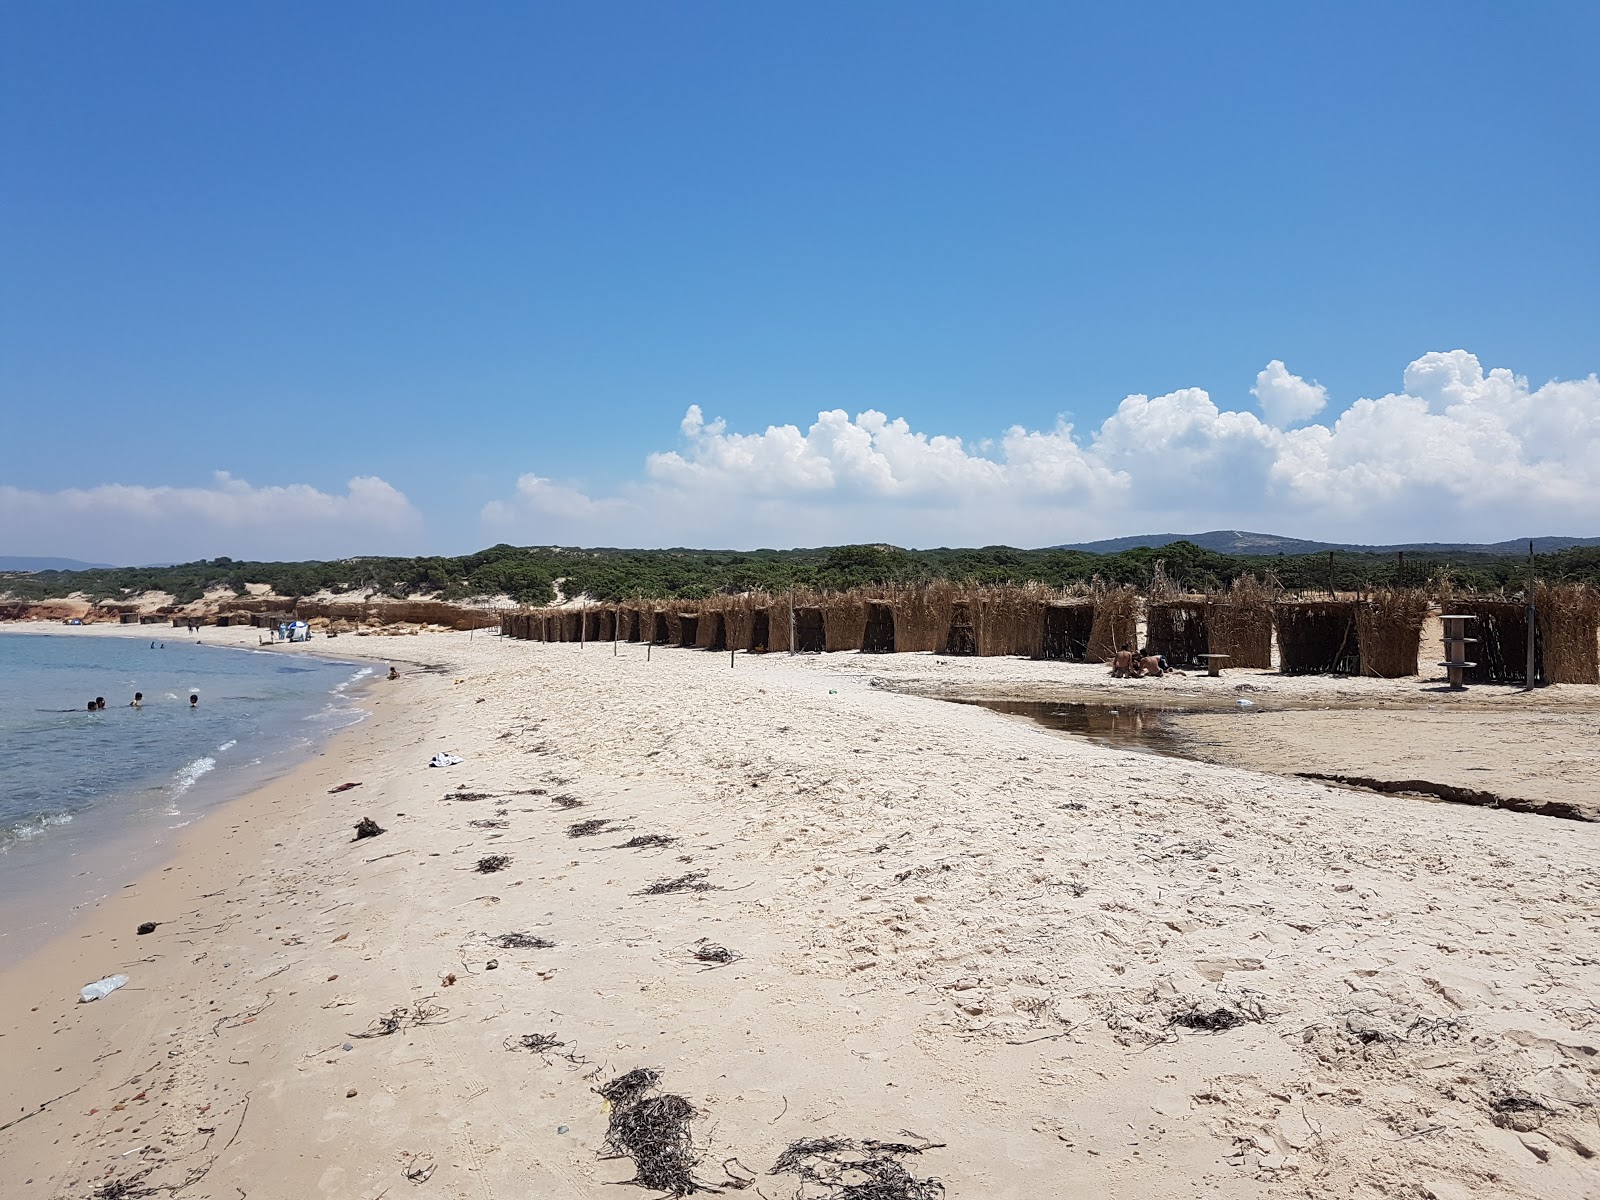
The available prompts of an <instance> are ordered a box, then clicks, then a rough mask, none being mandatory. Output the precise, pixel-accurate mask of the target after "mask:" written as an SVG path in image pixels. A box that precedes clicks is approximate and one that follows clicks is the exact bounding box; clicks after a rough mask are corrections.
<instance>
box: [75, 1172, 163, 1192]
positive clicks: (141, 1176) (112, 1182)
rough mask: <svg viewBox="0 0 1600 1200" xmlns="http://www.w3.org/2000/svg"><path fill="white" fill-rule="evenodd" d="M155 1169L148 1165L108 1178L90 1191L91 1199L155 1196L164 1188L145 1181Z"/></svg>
mask: <svg viewBox="0 0 1600 1200" xmlns="http://www.w3.org/2000/svg"><path fill="white" fill-rule="evenodd" d="M153 1170H155V1168H154V1167H146V1168H145V1169H144V1170H142V1171H139V1172H136V1173H135V1174H132V1175H122V1176H119V1177H118V1178H116V1179H108V1180H107V1181H106V1182H105V1183H102V1184H101V1185H100V1186H99V1187H97V1188H95V1190H94V1191H92V1192H90V1193H89V1200H138V1198H139V1197H141V1196H154V1195H155V1194H156V1193H157V1192H159V1191H161V1190H163V1189H161V1188H155V1187H151V1186H150V1185H149V1184H147V1183H145V1181H144V1180H145V1177H146V1176H147V1175H149V1174H150V1172H151V1171H153Z"/></svg>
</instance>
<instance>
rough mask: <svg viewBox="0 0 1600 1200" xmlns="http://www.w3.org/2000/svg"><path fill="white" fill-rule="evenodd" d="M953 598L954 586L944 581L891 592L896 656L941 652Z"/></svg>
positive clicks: (946, 637)
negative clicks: (922, 652)
mask: <svg viewBox="0 0 1600 1200" xmlns="http://www.w3.org/2000/svg"><path fill="white" fill-rule="evenodd" d="M956 595H957V591H956V587H955V585H954V584H951V583H948V582H946V581H944V580H939V581H937V582H935V583H930V584H926V585H924V586H921V587H908V588H901V589H898V590H896V591H895V592H893V593H892V594H891V595H890V601H891V603H892V604H893V608H894V648H895V650H896V652H898V653H900V654H909V653H915V652H918V651H934V652H942V651H943V650H944V646H945V642H946V641H947V639H948V638H949V634H950V608H951V605H952V604H953V603H954V602H955V598H956Z"/></svg>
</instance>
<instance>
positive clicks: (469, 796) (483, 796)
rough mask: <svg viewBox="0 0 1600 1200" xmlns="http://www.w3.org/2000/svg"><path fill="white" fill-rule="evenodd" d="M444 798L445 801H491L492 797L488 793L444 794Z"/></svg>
mask: <svg viewBox="0 0 1600 1200" xmlns="http://www.w3.org/2000/svg"><path fill="white" fill-rule="evenodd" d="M444 798H445V799H446V800H493V799H494V796H493V795H491V794H490V793H489V792H446V793H445V794H444Z"/></svg>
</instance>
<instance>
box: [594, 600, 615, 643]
mask: <svg viewBox="0 0 1600 1200" xmlns="http://www.w3.org/2000/svg"><path fill="white" fill-rule="evenodd" d="M616 636H617V610H616V609H614V608H602V609H601V610H600V631H599V636H598V637H596V638H595V641H597V642H609V641H612V640H613V639H614V638H615V637H616Z"/></svg>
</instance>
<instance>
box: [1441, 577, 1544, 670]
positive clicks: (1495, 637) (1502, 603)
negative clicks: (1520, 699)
mask: <svg viewBox="0 0 1600 1200" xmlns="http://www.w3.org/2000/svg"><path fill="white" fill-rule="evenodd" d="M1444 610H1445V612H1447V613H1460V614H1462V615H1464V616H1469V617H1472V618H1473V619H1472V620H1471V621H1468V622H1467V636H1468V637H1470V638H1476V639H1477V641H1476V642H1474V643H1473V644H1471V645H1469V646H1468V647H1467V651H1468V653H1467V658H1468V659H1469V660H1470V661H1471V662H1472V664H1473V665H1472V666H1470V667H1468V668H1467V669H1466V670H1465V671H1463V672H1462V673H1461V674H1462V679H1463V680H1464V681H1465V682H1467V683H1526V682H1527V679H1528V608H1527V605H1525V604H1523V602H1522V601H1520V600H1457V599H1455V598H1453V597H1451V598H1447V599H1446V601H1445V609H1444ZM1533 649H1534V661H1533V678H1534V681H1535V682H1538V681H1539V680H1541V679H1542V678H1543V676H1544V671H1543V666H1544V664H1543V662H1542V661H1541V660H1542V658H1543V655H1542V654H1540V646H1539V638H1538V637H1537V636H1535V637H1534V642H1533Z"/></svg>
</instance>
